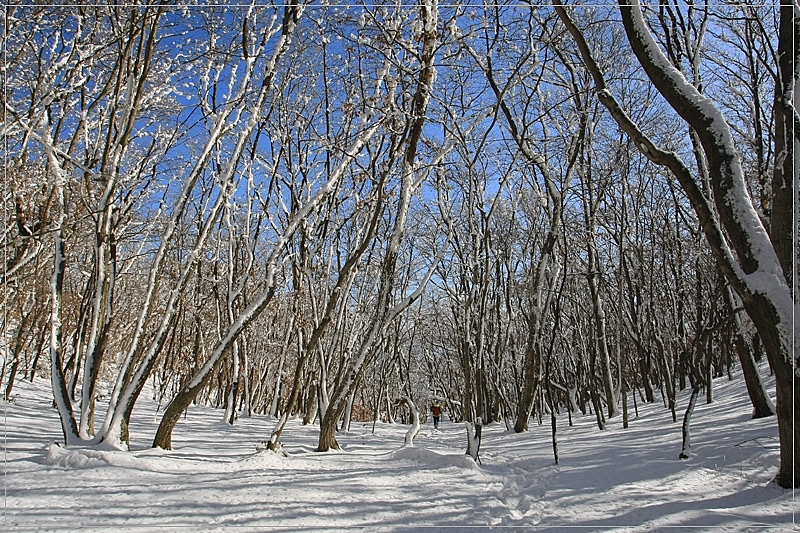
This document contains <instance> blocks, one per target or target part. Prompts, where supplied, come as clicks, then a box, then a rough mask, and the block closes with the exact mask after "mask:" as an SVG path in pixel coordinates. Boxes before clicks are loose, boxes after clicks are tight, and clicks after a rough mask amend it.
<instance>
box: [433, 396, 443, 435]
mask: <svg viewBox="0 0 800 533" xmlns="http://www.w3.org/2000/svg"><path fill="white" fill-rule="evenodd" d="M431 414H432V415H433V429H439V418H440V417H441V416H442V404H440V403H439V400H433V406H432V407H431Z"/></svg>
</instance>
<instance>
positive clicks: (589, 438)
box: [0, 375, 798, 531]
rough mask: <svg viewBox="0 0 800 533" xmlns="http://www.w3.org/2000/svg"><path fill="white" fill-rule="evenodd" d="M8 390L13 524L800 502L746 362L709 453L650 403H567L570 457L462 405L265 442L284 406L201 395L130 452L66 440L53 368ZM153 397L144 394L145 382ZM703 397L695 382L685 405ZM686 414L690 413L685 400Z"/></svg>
mask: <svg viewBox="0 0 800 533" xmlns="http://www.w3.org/2000/svg"><path fill="white" fill-rule="evenodd" d="M15 391H16V392H17V395H16V398H15V399H14V401H13V403H7V404H2V416H3V427H4V429H3V443H4V465H3V469H4V472H5V473H4V475H3V486H4V489H5V490H4V496H3V498H4V501H3V516H2V521H0V529H2V530H3V531H43V530H47V531H60V530H63V531H73V530H76V529H78V528H82V529H81V531H92V530H96V531H174V530H181V531H225V530H236V531H263V530H269V531H296V530H299V529H318V530H325V531H336V530H337V529H345V528H347V529H348V530H351V529H352V528H357V529H363V530H369V531H380V530H384V531H385V530H404V531H409V530H410V531H414V530H423V529H427V530H429V531H430V530H433V529H431V528H436V527H441V526H466V527H470V528H475V530H486V529H487V527H488V526H506V527H505V528H503V529H504V530H505V529H507V528H510V530H517V529H520V530H522V529H526V526H528V527H529V526H537V527H536V530H537V531H565V530H567V531H568V530H570V529H572V530H583V531H585V530H591V531H597V530H600V531H658V530H667V529H669V530H670V531H674V530H675V529H674V528H675V527H676V526H677V527H680V526H686V527H687V528H689V527H691V528H692V530H693V531H697V530H701V531H718V530H729V531H744V530H747V531H766V530H776V531H778V530H779V531H791V530H797V527H796V526H793V513H794V512H797V510H798V506H797V501H796V500H795V499H794V497H793V494H792V492H791V491H784V490H782V489H780V487H777V486H776V485H775V484H774V483H770V477H771V476H772V475H773V474H774V472H775V471H776V469H777V464H778V442H777V428H776V421H775V419H774V418H773V419H767V420H750V411H751V408H750V406H749V404H748V402H747V398H746V393H745V390H744V383H743V382H742V380H741V376H738V375H737V376H736V378H735V380H734V381H732V382H729V381H728V380H727V379H721V380H717V381H716V382H715V402H714V403H712V404H706V403H705V402H704V401H703V398H701V401H699V402H698V405H697V408H696V410H695V413H694V416H693V419H692V431H693V432H692V445H693V446H692V452H693V458H692V459H690V460H688V461H681V460H679V459H678V454H679V453H680V450H681V428H680V420H679V422H678V423H672V421H671V416H670V414H669V412H668V411H667V410H666V409H664V407H663V405H661V404H660V403H659V404H655V405H642V404H641V403H639V417H638V418H634V413H633V405H632V404H631V405H630V410H631V421H630V427H629V428H628V429H622V420H621V418H619V419H613V420H611V421H610V423H609V428H608V429H606V430H605V431H602V432H601V431H599V430H598V429H597V427H596V425H595V422H594V416H592V415H586V416H581V415H576V416H574V421H575V425H574V426H572V427H569V426H568V424H567V418H566V414H565V413H564V414H562V416H560V417H559V421H558V422H559V427H558V439H559V450H560V458H561V461H560V464H559V465H557V466H556V465H554V464H553V458H552V445H551V441H550V426H549V421H546V423H545V424H543V425H541V426H539V425H536V424H535V423H534V424H533V425H532V428H531V431H530V432H528V433H525V434H520V435H517V434H514V433H513V432H512V433H510V432H508V431H506V429H505V426H504V425H502V424H495V425H492V426H488V427H486V428H484V433H483V441H482V443H481V455H480V459H481V465H476V464H475V463H474V462H473V461H472V460H471V459H469V458H467V457H465V456H464V451H465V449H466V430H465V428H464V426H463V425H461V424H454V423H452V422H449V421H447V420H446V417H445V421H444V423H443V424H442V426H441V429H440V430H439V431H434V430H433V429H432V427H431V426H430V425H428V426H425V427H423V428H422V431H421V433H420V434H419V436H418V437H417V438H416V439H415V441H414V447H413V448H403V446H402V445H403V439H404V436H405V433H406V431H407V429H408V428H407V426H393V425H389V424H381V423H379V424H377V425H376V427H375V431H374V433H373V431H372V429H373V427H372V424H371V423H370V424H355V423H354V424H353V426H352V431H351V432H350V433H347V434H342V435H339V436H338V439H339V442H340V444H342V446H343V450H342V451H340V452H329V453H315V452H314V451H313V449H314V447H315V445H316V441H317V428H316V427H315V426H305V427H304V426H302V425H301V424H300V421H298V420H293V421H291V422H290V423H289V425H288V426H287V429H286V430H285V431H284V435H283V441H284V444H285V448H286V451H287V452H288V453H289V456H288V457H284V456H282V455H278V454H274V453H271V452H267V451H260V452H259V451H257V449H258V448H260V447H261V446H260V442H261V441H263V440H264V439H266V438H267V437H268V436H269V434H270V431H271V429H272V426H273V421H271V420H268V419H266V418H264V417H253V418H244V417H243V418H241V419H240V420H238V421H237V423H236V424H235V425H234V426H233V427H230V426H226V425H223V424H221V423H220V420H221V419H222V416H223V414H222V413H221V412H219V411H215V410H212V409H208V408H205V407H195V406H193V407H191V408H190V409H189V411H188V413H187V416H186V417H185V418H184V419H182V420H181V421H180V422H179V424H178V426H177V428H176V430H175V433H174V436H173V445H174V448H175V449H174V450H173V451H169V452H166V451H163V450H152V449H150V448H149V444H150V442H151V439H152V436H153V434H154V433H155V428H156V425H157V422H158V418H156V417H155V416H154V415H155V406H154V405H153V404H152V403H148V402H147V401H146V399H144V398H143V399H142V400H141V405H140V406H139V407H137V411H135V412H134V416H133V418H134V420H133V424H132V427H131V432H132V435H133V442H132V448H133V451H132V452H119V451H104V450H80V449H71V450H66V449H64V448H62V447H60V446H58V445H56V444H54V442H56V441H58V440H60V439H61V435H60V430H59V427H58V419H57V416H56V412H55V410H53V409H52V408H51V407H50V405H51V399H50V398H51V396H50V394H49V391H48V383H47V382H46V381H37V382H36V383H34V384H29V383H19V384H18V385H16V386H15ZM143 396H144V395H143ZM687 401H688V397H687V395H686V394H683V395H681V397H680V403H679V408H681V409H683V408H684V407H685V405H686V403H687ZM681 414H682V413H681Z"/></svg>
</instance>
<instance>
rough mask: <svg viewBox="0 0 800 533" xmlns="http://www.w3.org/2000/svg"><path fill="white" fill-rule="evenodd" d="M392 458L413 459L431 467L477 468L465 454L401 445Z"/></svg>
mask: <svg viewBox="0 0 800 533" xmlns="http://www.w3.org/2000/svg"><path fill="white" fill-rule="evenodd" d="M391 457H392V459H399V460H405V461H413V462H415V463H417V464H419V465H423V466H428V467H431V468H447V467H456V468H467V469H470V470H477V469H478V465H477V464H475V461H473V460H472V457H470V456H469V455H466V454H441V453H437V452H434V451H432V450H427V449H425V448H417V447H415V446H403V447H402V448H400V449H399V450H397V451H395V452H393V453H392V454H391Z"/></svg>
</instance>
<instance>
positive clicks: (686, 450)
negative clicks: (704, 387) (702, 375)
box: [679, 387, 700, 459]
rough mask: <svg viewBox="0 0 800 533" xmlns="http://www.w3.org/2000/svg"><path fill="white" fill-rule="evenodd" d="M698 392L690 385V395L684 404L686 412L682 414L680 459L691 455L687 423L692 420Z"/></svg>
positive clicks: (696, 388) (697, 389)
mask: <svg viewBox="0 0 800 533" xmlns="http://www.w3.org/2000/svg"><path fill="white" fill-rule="evenodd" d="M699 394H700V389H699V388H698V387H692V395H691V396H690V397H689V405H688V406H686V413H684V415H683V426H682V428H681V432H682V434H683V446H682V447H681V454H680V456H679V457H680V458H681V459H689V458H690V457H691V450H690V448H691V442H690V439H689V423H690V422H691V420H692V413H693V412H694V406H695V404H696V403H697V396H698V395H699Z"/></svg>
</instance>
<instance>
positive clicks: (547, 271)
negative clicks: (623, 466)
mask: <svg viewBox="0 0 800 533" xmlns="http://www.w3.org/2000/svg"><path fill="white" fill-rule="evenodd" d="M798 10H800V8H798V5H797V3H796V2H795V1H793V2H791V3H788V4H786V5H780V4H779V3H777V2H776V3H775V4H774V5H762V4H755V3H750V2H727V3H726V5H724V6H723V5H717V4H712V3H707V2H700V3H695V2H688V3H686V2H683V1H678V0H670V1H668V2H661V3H658V4H656V3H644V4H643V5H639V3H638V1H637V0H621V1H620V2H619V5H618V6H616V7H612V6H607V7H597V6H593V7H581V5H580V3H574V2H572V3H570V2H564V3H562V2H561V1H558V0H557V1H556V2H555V4H554V5H537V4H530V5H528V4H520V5H517V4H515V3H509V4H507V5H506V4H484V5H464V6H458V5H457V4H448V5H447V6H444V5H442V6H440V5H438V3H437V1H436V0H420V1H419V2H417V3H408V4H405V5H403V4H401V3H399V2H398V3H386V4H381V3H369V4H368V5H367V4H364V5H354V6H349V7H348V6H342V5H329V4H328V3H327V2H323V3H306V2H303V1H300V0H291V1H289V2H288V3H286V4H285V5H274V6H264V5H258V4H257V3H255V2H254V3H253V4H252V5H250V6H249V7H248V6H243V5H237V6H235V7H222V6H214V7H210V6H202V5H198V6H196V7H189V6H183V7H168V6H165V5H162V4H161V3H153V4H152V5H150V3H149V2H141V3H137V5H136V6H131V5H127V6H101V5H97V6H93V7H92V6H82V7H43V6H26V5H19V6H14V5H9V6H7V7H5V8H4V15H5V16H4V26H3V34H2V54H3V68H4V70H3V93H2V97H3V100H2V102H3V108H2V116H1V117H0V118H2V129H1V130H0V132H1V133H2V140H3V145H2V151H3V176H4V189H3V202H4V222H5V223H4V225H3V230H4V240H3V251H4V256H3V264H4V268H3V272H2V276H3V288H4V290H3V295H2V298H3V309H4V314H3V326H4V332H5V337H4V339H5V341H4V345H3V348H4V351H3V358H2V373H1V374H0V386H1V387H2V389H1V390H2V393H3V395H4V396H5V398H6V399H8V398H11V397H12V396H13V389H14V385H15V383H17V382H19V380H22V379H29V380H33V379H34V377H43V378H45V377H46V378H47V379H49V380H50V381H51V383H52V389H53V397H54V408H55V409H57V410H58V413H59V416H60V420H61V425H62V428H61V429H62V430H63V435H64V441H65V444H66V445H79V444H80V445H100V444H101V443H103V444H105V445H110V446H113V447H117V448H125V447H126V445H127V443H129V442H130V439H131V438H140V439H147V440H148V441H149V439H153V446H160V447H163V448H167V449H168V448H170V447H171V435H172V431H173V429H174V427H175V426H176V424H180V423H181V415H182V413H183V412H184V411H185V410H186V409H187V408H188V407H189V406H190V405H191V404H192V403H204V404H208V405H212V406H215V407H219V408H222V409H224V416H225V420H226V421H227V422H228V423H230V424H235V423H236V419H237V417H241V416H251V415H253V414H265V415H270V416H271V417H272V418H270V419H269V420H270V421H271V425H269V426H265V427H264V440H265V441H267V442H268V443H269V447H270V448H272V449H278V448H279V447H280V445H281V442H280V439H281V433H282V430H283V428H284V426H285V424H286V422H287V421H288V420H289V418H290V417H293V416H300V417H304V419H305V421H306V422H307V423H317V424H319V427H320V437H319V446H318V449H319V450H320V451H325V450H328V449H331V448H338V446H339V445H338V443H337V440H336V433H337V431H339V430H342V429H346V428H347V427H348V426H349V424H350V422H351V421H352V420H359V421H372V420H378V419H381V420H396V419H403V420H405V421H409V422H410V418H409V415H408V410H406V409H405V407H403V406H402V404H403V403H405V404H406V405H409V406H414V405H416V406H418V407H420V408H423V406H425V405H426V404H428V403H429V402H430V400H432V399H433V398H439V399H441V400H442V402H443V404H444V407H445V412H446V413H447V416H448V417H449V418H450V419H451V420H454V421H459V422H460V421H466V422H473V423H474V422H475V421H476V420H477V419H478V418H480V419H481V420H482V422H483V423H487V424H488V423H499V424H505V425H506V426H507V427H508V428H509V429H512V428H513V430H514V431H517V432H522V431H526V430H529V429H531V430H536V431H539V430H540V429H536V428H534V426H538V425H539V424H541V423H542V421H543V420H545V419H547V420H548V422H549V421H550V420H551V417H552V428H553V439H554V451H555V450H556V442H555V416H554V415H555V413H557V412H558V413H563V412H568V413H569V414H570V416H572V415H573V414H574V415H575V416H578V415H579V414H580V415H587V416H592V417H594V418H593V419H596V421H597V426H598V428H599V429H598V431H600V430H603V429H604V428H605V427H606V426H607V425H608V424H610V423H616V420H617V419H622V420H621V421H620V422H619V423H621V424H624V426H625V427H627V426H628V424H629V423H630V424H635V421H634V417H635V413H636V409H637V406H638V404H640V403H642V402H657V403H661V404H663V406H664V409H665V421H664V423H665V424H670V423H678V422H679V421H680V420H681V419H683V420H685V421H686V428H687V429H688V427H689V424H688V421H689V419H690V416H691V406H692V405H693V404H694V400H698V401H706V402H713V401H714V391H713V387H712V380H713V379H714V378H717V377H720V376H726V375H727V376H732V372H733V369H735V368H736V369H739V368H740V369H741V371H742V374H743V376H744V379H743V383H742V384H741V387H742V388H743V389H746V390H747V393H748V394H749V396H750V398H751V400H752V404H753V416H754V417H768V416H774V417H775V420H776V424H777V425H778V428H779V436H780V446H781V463H780V469H779V471H778V472H777V473H776V480H777V482H778V484H780V485H781V486H783V487H790V486H796V485H797V482H798V479H800V470H799V469H798V466H797V464H795V462H794V461H793V457H797V456H800V434H799V433H800V431H799V430H798V429H797V427H800V426H797V425H796V424H794V423H793V419H794V417H795V413H797V412H799V411H800V381H798V380H797V377H798V376H800V374H798V362H799V358H800V347H799V346H798V340H797V339H798V338H800V335H798V331H800V320H797V313H798V308H800V307H799V306H798V294H797V288H798V273H797V266H796V265H797V262H798V171H797V169H798V165H797V162H796V160H795V152H794V146H795V144H796V143H797V142H798V141H800V134H798V132H800V129H798V127H797V126H798V125H800V116H799V115H798V113H797V111H796V109H795V107H794V97H795V91H796V88H795V87H796V86H795V79H796V75H795V72H796V70H797V69H796V64H797V61H798V58H800V54H799V53H798V50H797V48H796V47H797V43H798V42H800V40H799V39H798V37H799V36H800V35H799V34H800V19H798V16H797V13H798V12H799V11H798ZM762 360H766V362H767V364H761V365H759V362H761V361H762ZM759 368H761V369H762V372H766V371H767V369H768V371H769V372H770V373H771V374H772V375H774V379H775V384H776V385H775V387H776V397H775V402H774V404H773V401H772V400H771V399H770V396H769V395H768V394H767V393H766V392H765V389H764V386H763V385H762V383H763V380H764V379H765V378H766V376H764V375H759ZM686 388H689V389H690V390H691V391H692V394H691V397H692V402H690V405H689V406H687V405H680V404H679V402H678V401H677V400H676V398H677V393H678V392H679V391H681V390H683V389H686ZM142 394H148V395H149V394H152V395H153V398H154V400H155V401H156V402H157V403H158V404H159V405H160V407H161V411H160V414H159V416H160V417H162V418H161V423H160V426H159V428H158V432H157V433H156V434H155V435H130V434H129V433H128V423H129V421H130V420H131V417H135V416H137V414H136V411H135V409H134V408H135V405H136V402H137V399H138V398H139V397H140V396H141V395H142ZM399 399H404V400H403V401H398V400H399ZM687 408H688V409H687ZM542 428H545V426H542ZM541 431H550V429H549V428H547V429H541ZM687 437H688V435H687ZM219 445H220V447H224V446H225V443H224V442H221V443H219ZM556 457H557V456H556ZM556 460H557V459H556Z"/></svg>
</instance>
